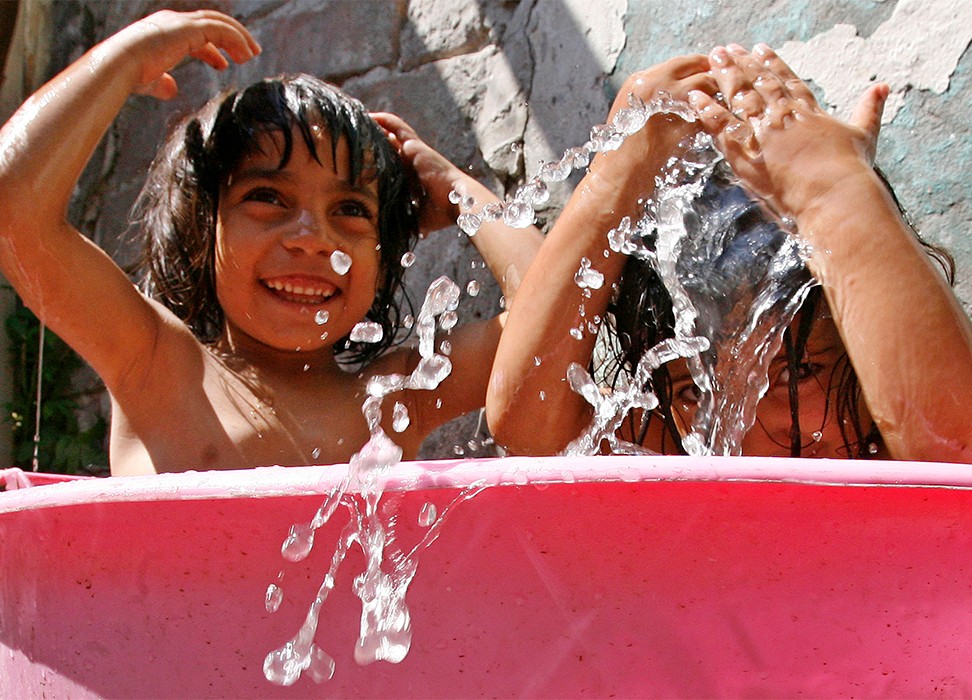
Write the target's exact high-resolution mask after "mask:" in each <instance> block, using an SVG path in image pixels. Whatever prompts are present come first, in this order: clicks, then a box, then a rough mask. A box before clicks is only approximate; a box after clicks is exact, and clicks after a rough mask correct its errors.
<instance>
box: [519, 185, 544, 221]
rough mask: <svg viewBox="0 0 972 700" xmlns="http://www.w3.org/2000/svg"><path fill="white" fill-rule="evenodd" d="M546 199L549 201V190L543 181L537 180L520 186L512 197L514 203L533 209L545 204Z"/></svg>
mask: <svg viewBox="0 0 972 700" xmlns="http://www.w3.org/2000/svg"><path fill="white" fill-rule="evenodd" d="M548 199H550V190H548V189H547V186H546V184H544V182H543V180H538V179H535V180H531V181H530V182H528V183H526V184H525V185H520V186H519V187H518V188H517V189H516V193H515V194H514V195H513V201H514V202H523V203H524V204H529V205H531V206H533V207H538V206H540V205H542V204H545V203H546V201H547V200H548ZM531 223H533V222H531ZM528 225H529V224H528Z"/></svg>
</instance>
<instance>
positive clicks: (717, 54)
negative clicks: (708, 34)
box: [709, 46, 729, 66]
mask: <svg viewBox="0 0 972 700" xmlns="http://www.w3.org/2000/svg"><path fill="white" fill-rule="evenodd" d="M709 58H711V59H712V62H713V63H717V64H718V65H720V66H721V65H723V64H725V63H726V61H727V60H728V59H729V54H728V53H726V47H724V46H716V47H715V48H714V49H712V51H711V52H710V53H709Z"/></svg>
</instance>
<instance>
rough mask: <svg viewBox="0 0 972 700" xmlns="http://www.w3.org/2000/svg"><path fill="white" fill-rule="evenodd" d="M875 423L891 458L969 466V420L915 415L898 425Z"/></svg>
mask: <svg viewBox="0 0 972 700" xmlns="http://www.w3.org/2000/svg"><path fill="white" fill-rule="evenodd" d="M877 423H878V428H879V430H880V431H881V436H882V437H883V438H884V442H885V444H886V445H887V447H888V451H889V452H890V453H891V456H892V457H893V458H894V459H897V460H905V461H911V462H947V463H952V464H972V421H967V420H962V419H961V418H960V417H956V416H942V415H938V416H936V417H934V418H930V417H929V416H926V415H919V416H912V417H911V418H910V420H908V421H906V422H904V423H900V424H898V425H894V424H890V425H889V424H888V423H884V424H883V425H882V421H877Z"/></svg>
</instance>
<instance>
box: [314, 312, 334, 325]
mask: <svg viewBox="0 0 972 700" xmlns="http://www.w3.org/2000/svg"><path fill="white" fill-rule="evenodd" d="M330 317H331V314H330V312H329V311H328V310H327V309H321V310H319V311H318V312H317V313H316V314H314V323H316V324H317V325H318V326H323V325H324V324H325V323H327V319H329V318H330Z"/></svg>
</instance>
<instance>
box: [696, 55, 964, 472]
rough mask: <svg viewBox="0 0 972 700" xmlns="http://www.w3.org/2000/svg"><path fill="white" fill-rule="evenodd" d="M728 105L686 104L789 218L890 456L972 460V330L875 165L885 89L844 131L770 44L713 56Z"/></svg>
mask: <svg viewBox="0 0 972 700" xmlns="http://www.w3.org/2000/svg"><path fill="white" fill-rule="evenodd" d="M712 61H713V67H718V68H719V69H720V70H718V71H714V73H715V74H716V78H717V80H718V81H719V83H720V89H721V91H722V93H723V94H724V95H726V97H727V99H728V100H729V104H731V105H732V107H733V112H730V111H728V110H727V109H726V108H725V107H724V106H723V105H721V104H719V103H717V102H715V101H714V100H712V99H711V98H710V97H708V96H707V95H704V94H694V95H693V96H692V99H693V102H694V104H695V106H696V108H697V109H698V110H699V111H700V113H701V116H702V124H703V126H704V128H705V129H706V130H707V131H709V132H710V133H712V134H713V135H714V136H715V138H716V139H717V140H718V141H719V142H720V145H721V146H722V149H723V151H724V152H725V153H726V155H727V158H728V159H729V162H730V164H731V165H732V167H733V169H734V170H735V172H736V173H737V174H739V175H740V176H741V177H743V178H744V180H745V181H746V183H747V184H748V185H749V186H750V187H751V188H752V189H753V190H755V191H757V192H758V193H760V194H762V195H763V196H765V197H767V198H768V199H769V200H770V201H771V202H773V203H774V205H775V206H776V207H777V208H778V209H779V211H780V212H781V213H784V214H788V215H790V216H793V217H794V218H795V219H796V221H797V225H798V229H799V232H800V235H801V237H803V238H804V239H805V240H806V242H807V243H809V245H810V258H809V265H810V267H811V270H812V272H813V274H814V276H815V277H816V278H817V279H818V280H819V281H820V282H821V284H822V285H823V287H824V292H825V294H826V296H827V301H828V302H829V304H830V308H831V311H832V313H833V316H834V321H835V322H836V324H837V328H838V330H839V331H840V334H841V337H842V339H843V342H844V345H845V347H846V349H847V352H848V355H849V356H850V358H851V362H852V363H853V365H854V369H855V370H856V372H857V375H858V377H859V379H860V382H861V386H862V388H863V392H864V397H865V400H866V402H867V405H868V408H869V409H870V411H871V415H872V417H873V418H874V420H875V422H876V423H877V426H878V428H879V429H880V431H881V434H882V436H883V437H884V440H885V443H886V444H887V446H888V449H889V450H890V452H891V454H892V455H893V456H894V457H895V458H896V459H910V460H939V461H953V462H969V461H972V422H970V421H969V420H968V413H967V412H968V406H969V405H970V403H972V326H970V323H969V320H968V318H967V316H966V314H965V313H964V312H963V310H962V308H961V307H960V305H959V303H958V301H957V300H956V298H955V296H954V294H953V293H952V291H951V289H950V288H949V286H948V284H947V283H946V282H945V280H944V279H943V278H942V276H941V275H940V274H939V273H938V272H937V271H936V270H935V269H934V268H933V266H932V264H931V262H930V261H929V259H928V256H927V255H926V254H925V253H924V251H923V250H922V248H921V246H920V245H919V244H918V242H917V240H916V239H915V237H914V235H913V234H912V232H911V230H910V229H909V227H908V226H907V224H906V223H905V222H904V221H903V220H902V218H901V216H900V215H899V213H898V211H897V208H896V207H895V205H894V203H893V201H892V199H891V197H890V195H889V193H888V192H887V190H886V189H885V187H884V185H883V184H882V183H881V182H880V180H879V179H878V177H877V175H876V174H875V173H874V170H873V168H872V167H871V163H870V159H871V157H872V156H873V150H874V141H875V139H876V134H877V127H878V124H879V122H880V115H881V109H882V107H883V103H884V99H885V98H886V96H887V88H886V86H876V87H874V88H871V89H870V90H869V91H868V92H867V93H865V95H864V97H863V98H862V100H861V103H860V105H859V106H858V108H857V110H856V111H855V114H854V116H853V117H852V119H851V121H850V123H847V124H845V123H842V122H840V121H839V120H837V119H834V118H833V117H831V116H830V115H828V114H827V113H826V112H824V111H823V110H822V109H821V108H820V107H819V106H818V105H817V103H816V101H815V99H814V97H813V95H812V93H811V92H810V90H809V89H808V88H807V87H806V85H805V84H803V82H802V81H800V80H799V79H798V78H797V77H796V76H795V75H794V74H793V73H792V71H791V70H790V69H789V68H788V67H787V66H786V64H785V63H784V62H783V61H782V60H781V59H780V58H779V57H778V56H777V55H776V54H775V53H774V52H773V51H772V50H771V49H769V48H768V47H763V46H760V47H757V49H756V50H755V51H754V52H753V53H752V54H748V53H746V52H745V51H744V50H742V49H741V48H739V47H733V48H732V50H730V51H726V50H725V49H717V50H715V51H714V52H713V54H712Z"/></svg>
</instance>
